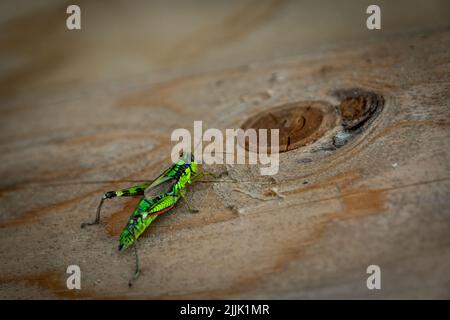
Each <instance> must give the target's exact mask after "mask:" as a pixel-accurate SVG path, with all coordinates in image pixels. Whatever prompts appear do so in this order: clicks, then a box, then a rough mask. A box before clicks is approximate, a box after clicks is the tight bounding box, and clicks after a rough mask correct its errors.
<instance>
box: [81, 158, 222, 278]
mask: <svg viewBox="0 0 450 320" xmlns="http://www.w3.org/2000/svg"><path fill="white" fill-rule="evenodd" d="M198 167H199V164H198V163H197V162H196V161H195V160H194V156H193V155H192V154H191V153H188V152H186V153H183V152H180V158H179V159H178V161H177V162H176V163H175V164H174V165H172V166H171V167H170V168H168V169H167V170H165V171H164V172H163V173H162V174H161V175H160V176H159V177H157V178H156V179H155V180H153V181H149V182H145V183H142V184H139V185H136V186H133V187H130V188H126V189H122V190H118V191H108V192H106V193H105V194H104V195H103V196H102V198H101V200H100V203H99V205H98V207H97V213H96V217H95V220H94V221H93V222H85V223H82V224H81V228H84V227H85V226H88V225H89V226H90V225H95V224H98V223H99V222H100V210H101V207H102V204H103V201H104V200H106V199H111V198H114V197H128V196H142V198H141V201H140V202H139V203H138V205H137V207H136V209H135V210H134V212H133V214H132V215H131V216H130V218H129V220H128V223H127V225H126V226H125V228H124V229H123V231H122V233H121V234H120V238H119V251H124V250H125V249H127V248H129V247H130V246H132V245H133V246H134V253H135V257H136V269H135V272H134V275H133V277H132V278H131V279H130V281H129V283H128V285H129V286H130V287H131V286H132V284H133V282H134V281H135V280H136V279H137V278H138V277H139V275H140V268H139V256H138V249H137V239H138V238H139V236H140V235H141V234H142V233H143V232H144V231H145V230H146V229H147V227H148V226H149V225H150V224H151V223H152V222H153V221H154V220H155V219H156V218H157V217H158V216H159V215H161V214H163V213H165V212H167V211H169V210H171V209H172V208H173V207H174V206H175V204H176V203H177V202H178V200H179V199H180V198H183V199H184V200H185V202H186V204H187V207H188V209H189V211H190V212H192V213H195V212H198V210H197V209H194V208H193V207H192V206H191V205H190V203H189V201H188V200H187V199H186V186H187V185H188V184H192V183H194V182H196V181H198V180H200V179H202V178H203V177H204V176H205V175H210V176H213V177H215V178H218V177H219V176H216V175H215V174H213V173H211V172H207V171H202V172H200V173H198Z"/></svg>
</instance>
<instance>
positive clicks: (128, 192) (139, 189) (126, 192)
mask: <svg viewBox="0 0 450 320" xmlns="http://www.w3.org/2000/svg"><path fill="white" fill-rule="evenodd" d="M150 184H151V182H146V183H143V184H138V185H136V186H133V187H130V188H126V189H121V190H117V191H108V192H106V193H105V194H104V195H103V196H102V197H101V199H100V203H99V204H98V206H97V212H96V215H95V220H94V221H92V222H83V223H82V224H81V228H84V227H85V226H92V225H95V224H98V223H99V222H100V211H101V209H102V205H103V201H105V200H106V199H111V198H115V197H134V196H142V195H143V194H144V190H145V189H146V188H147V187H148V186H149V185H150Z"/></svg>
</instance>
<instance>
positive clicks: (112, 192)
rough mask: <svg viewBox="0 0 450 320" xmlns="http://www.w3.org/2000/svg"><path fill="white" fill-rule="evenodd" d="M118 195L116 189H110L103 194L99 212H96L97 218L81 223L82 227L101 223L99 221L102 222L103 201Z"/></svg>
mask: <svg viewBox="0 0 450 320" xmlns="http://www.w3.org/2000/svg"><path fill="white" fill-rule="evenodd" d="M116 195H117V192H116V191H109V192H107V193H105V194H104V195H103V196H102V198H101V199H100V203H99V204H98V206H97V212H96V214H95V220H94V221H92V222H83V223H82V224H81V228H84V227H86V226H93V225H96V224H99V223H100V211H101V210H102V205H103V202H104V201H105V200H106V199H111V198H114V197H115V196H116Z"/></svg>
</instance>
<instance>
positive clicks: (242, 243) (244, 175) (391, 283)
mask: <svg viewBox="0 0 450 320" xmlns="http://www.w3.org/2000/svg"><path fill="white" fill-rule="evenodd" d="M449 46H450V32H448V31H442V30H441V31H439V30H438V31H434V32H426V33H422V34H421V35H416V36H405V37H392V38H391V39H390V40H389V41H383V42H376V41H375V42H373V43H371V44H365V45H359V46H358V45H357V44H355V45H354V46H350V47H348V46H347V47H342V48H336V49H333V50H327V51H323V52H322V53H321V54H318V55H307V56H303V55H299V56H293V57H291V58H283V59H278V60H276V61H273V62H270V61H268V62H265V63H253V64H251V65H245V66H243V67H236V68H224V69H221V70H219V71H210V72H203V73H192V75H184V76H173V75H170V74H169V75H168V74H167V73H165V72H161V73H158V72H153V73H151V74H148V75H147V74H146V73H145V72H143V74H141V75H140V76H136V77H129V78H126V79H122V80H120V79H119V80H115V81H112V82H102V83H97V84H92V85H91V86H89V87H88V88H89V89H79V90H78V89H68V88H66V89H65V90H63V91H58V92H56V93H55V92H52V93H46V92H42V94H41V96H40V97H39V98H38V99H37V98H35V96H31V97H30V96H27V95H23V96H20V97H18V98H16V99H14V98H11V97H10V99H9V100H7V102H5V103H3V104H2V106H1V112H2V115H1V118H0V127H1V132H2V135H1V138H0V156H1V162H0V163H1V165H0V169H1V170H0V188H1V189H0V210H1V212H0V215H1V216H0V242H1V244H2V249H1V250H0V285H1V286H0V297H1V298H126V297H128V298H155V299H165V298H177V299H178V298H310V297H321V298H359V297H364V298H381V297H383V298H418V297H420V298H449V297H450V286H449V283H450V274H449V272H448V270H450V236H449V227H450V210H449V208H450V197H449V194H450V161H449V160H450V154H449V152H450V111H449V110H450V100H449V84H450V75H449V70H450V58H449V53H448V52H449V51H448V48H449ZM44 70H45V68H44V69H43V71H44ZM353 88H359V89H360V90H363V91H364V92H374V93H377V94H379V95H380V96H382V97H383V101H384V107H383V108H381V109H380V110H378V111H377V112H378V113H377V114H375V115H373V119H371V120H370V121H369V122H368V123H366V125H365V126H363V128H362V130H360V132H358V133H356V134H355V136H354V137H353V139H351V140H350V141H348V142H347V143H346V144H345V145H343V146H341V147H339V148H335V147H334V146H336V145H338V146H339V144H336V134H337V133H338V132H339V131H340V130H342V127H341V123H340V122H339V121H338V120H336V119H335V122H332V123H330V124H329V126H328V127H327V130H326V131H325V132H324V134H323V135H322V136H321V137H320V138H319V139H318V140H315V141H313V142H311V144H309V145H306V146H303V147H300V148H298V149H295V150H292V151H289V152H286V153H282V154H281V155H280V172H279V174H278V175H276V176H274V177H273V178H270V177H260V176H259V174H258V168H257V167H255V166H253V167H248V166H246V167H242V166H233V167H228V168H226V167H224V166H212V167H209V168H208V169H209V170H212V171H214V172H222V171H224V170H225V169H227V170H228V176H225V177H223V179H224V182H222V183H214V184H212V183H200V184H198V185H196V186H194V187H192V188H190V190H189V193H188V197H189V199H190V200H191V202H192V203H193V204H195V206H196V207H197V208H199V209H200V213H198V214H190V213H188V211H187V210H186V208H185V206H184V205H183V204H182V203H180V204H179V205H177V207H176V208H175V209H174V210H173V211H172V213H168V214H165V215H164V216H162V217H160V218H159V219H158V220H157V221H156V222H155V223H154V224H152V225H151V227H150V228H149V230H148V232H147V233H146V235H145V237H144V238H142V240H141V241H140V256H141V263H142V276H141V278H140V279H139V281H138V283H136V285H135V287H134V288H132V289H130V288H128V286H127V282H128V279H129V277H130V275H131V274H132V272H133V269H134V258H133V253H132V251H129V252H125V253H124V254H119V253H118V252H117V250H116V249H117V243H118V234H119V232H120V230H121V228H122V227H123V226H124V225H125V222H126V220H127V218H128V216H129V214H130V213H131V212H132V210H133V208H134V206H135V205H136V203H137V199H130V198H123V199H114V200H111V201H108V202H106V203H105V205H104V207H103V209H104V211H103V213H104V215H103V217H102V220H101V224H100V225H99V226H95V227H91V228H88V229H83V230H81V229H80V224H81V223H82V222H83V221H86V220H88V219H92V218H93V216H94V213H95V208H96V206H97V203H98V200H99V197H100V196H101V194H102V193H103V192H105V191H108V190H111V189H117V188H123V187H127V186H129V185H132V184H133V182H132V181H134V180H142V179H151V178H152V177H155V176H156V175H157V174H158V173H160V172H161V170H163V169H164V168H165V167H166V166H167V165H168V164H169V162H170V157H169V152H170V149H171V144H170V133H171V132H172V130H173V129H175V128H188V129H191V128H192V125H193V121H194V120H203V121H204V127H205V128H207V127H208V128H210V127H215V128H222V129H223V128H234V127H238V126H240V125H241V124H243V123H244V121H246V120H247V119H249V118H250V117H253V116H256V115H258V114H261V113H262V112H263V111H265V110H268V109H269V108H272V107H276V106H280V105H284V104H286V103H293V102H301V103H310V102H311V101H321V103H323V104H329V105H333V106H338V105H339V103H340V102H339V99H338V98H339V95H336V94H335V92H336V90H344V91H345V90H348V89H353ZM341 92H343V91H341ZM5 101H6V100H5ZM358 101H359V100H355V101H353V102H351V103H350V104H349V105H351V106H356V107H357V106H358ZM347 111H348V110H347ZM333 137H334V138H335V140H334V143H333ZM231 178H234V179H236V180H237V181H238V183H233V182H231V181H232V179H231ZM274 187H276V189H275V191H277V192H278V193H279V195H280V196H283V197H284V198H283V197H277V196H276V195H275V192H274V189H273V188H274ZM261 199H263V200H261ZM71 264H76V265H79V266H80V267H81V270H82V290H78V291H77V290H73V291H70V290H68V289H67V288H66V277H67V275H66V273H65V271H66V268H67V266H68V265H71ZM371 264H376V265H379V266H380V267H381V270H382V290H378V291H376V290H375V291H369V290H368V289H367V288H366V279H367V276H368V275H367V274H366V268H367V267H368V266H369V265H371Z"/></svg>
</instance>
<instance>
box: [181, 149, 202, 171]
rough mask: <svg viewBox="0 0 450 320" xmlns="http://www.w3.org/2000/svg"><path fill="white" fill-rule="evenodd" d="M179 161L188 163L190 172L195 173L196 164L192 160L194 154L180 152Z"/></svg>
mask: <svg viewBox="0 0 450 320" xmlns="http://www.w3.org/2000/svg"><path fill="white" fill-rule="evenodd" d="M180 160H183V162H184V163H188V164H190V165H191V170H192V172H193V173H196V172H197V168H198V163H197V162H196V161H195V159H194V154H192V153H191V152H183V151H181V152H180Z"/></svg>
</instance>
